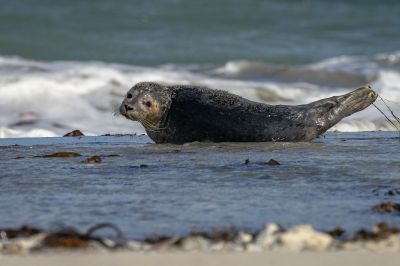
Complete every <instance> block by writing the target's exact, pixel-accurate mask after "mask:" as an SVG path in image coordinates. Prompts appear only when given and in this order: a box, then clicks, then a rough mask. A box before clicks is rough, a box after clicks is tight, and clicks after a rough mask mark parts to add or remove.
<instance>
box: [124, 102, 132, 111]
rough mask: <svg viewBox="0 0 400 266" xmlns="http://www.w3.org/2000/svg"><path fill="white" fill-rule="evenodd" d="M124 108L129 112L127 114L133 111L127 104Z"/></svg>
mask: <svg viewBox="0 0 400 266" xmlns="http://www.w3.org/2000/svg"><path fill="white" fill-rule="evenodd" d="M124 107H125V111H127V112H128V111H131V110H133V108H132V107H130V106H129V105H127V104H125V105H124Z"/></svg>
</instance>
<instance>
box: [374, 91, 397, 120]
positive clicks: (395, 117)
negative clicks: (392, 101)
mask: <svg viewBox="0 0 400 266" xmlns="http://www.w3.org/2000/svg"><path fill="white" fill-rule="evenodd" d="M379 98H380V99H381V100H382V102H383V103H384V104H385V106H386V108H387V109H388V110H389V112H390V113H391V114H392V116H393V118H394V119H396V121H397V122H398V123H399V124H400V119H399V118H398V117H397V116H396V115H395V114H394V113H393V111H392V109H390V107H389V106H388V105H387V103H386V101H385V100H384V99H383V98H382V97H381V96H379Z"/></svg>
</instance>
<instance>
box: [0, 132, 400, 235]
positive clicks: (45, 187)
mask: <svg viewBox="0 0 400 266" xmlns="http://www.w3.org/2000/svg"><path fill="white" fill-rule="evenodd" d="M149 142H150V143H149ZM398 147H399V135H398V133H397V132H369V133H365V132H361V133H334V132H329V133H327V134H326V135H325V137H322V138H319V139H317V140H315V141H313V142H312V143H191V144H185V145H161V144H152V143H151V141H150V140H149V139H148V137H147V136H130V137H129V136H128V137H83V138H17V139H4V138H3V139H0V162H1V171H0V182H1V186H0V209H1V211H2V214H3V215H1V216H0V228H4V227H17V226H20V225H23V224H28V225H30V226H39V227H42V228H45V229H59V228H60V227H61V228H62V227H63V226H74V227H77V228H79V229H81V230H82V231H84V230H86V229H87V228H89V227H91V226H93V225H94V224H97V223H102V222H109V223H114V224H116V225H117V226H119V227H120V228H121V230H123V231H124V232H125V233H126V235H127V236H128V237H129V238H133V239H142V238H145V237H148V236H153V235H183V234H187V233H188V232H190V231H199V230H208V231H212V230H214V229H218V228H226V227H229V226H236V227H238V228H239V229H242V230H249V231H257V230H260V229H261V228H262V227H263V225H264V223H266V222H276V223H280V224H281V225H283V226H285V227H291V226H293V225H297V224H311V225H313V226H314V227H315V228H317V229H319V230H331V229H333V228H335V227H337V226H340V227H342V228H344V229H345V230H346V231H347V232H348V234H352V233H353V232H354V231H356V230H359V229H361V228H371V227H372V226H373V225H375V224H376V223H378V222H381V221H386V222H388V223H390V224H393V225H398V224H399V222H400V216H399V215H397V214H389V213H384V214H382V213H375V212H373V211H372V206H374V205H375V204H378V203H380V202H381V201H387V200H390V201H395V202H397V201H399V200H400V195H395V196H389V195H387V194H386V193H387V192H388V191H389V190H391V189H398V188H399V187H400V179H399V173H400V155H399V153H398ZM60 151H74V152H78V153H80V154H82V157H76V158H39V157H35V156H40V155H46V154H49V153H53V152H60ZM94 154H98V155H100V156H102V157H103V162H102V163H100V164H91V165H88V164H83V163H81V161H82V160H83V159H86V158H87V157H89V156H92V155H94ZM110 155H114V156H110ZM115 155H119V156H115ZM21 156H22V157H23V158H20V159H15V158H17V157H21ZM271 158H273V159H275V160H277V161H278V162H280V165H277V166H269V165H267V164H266V161H268V160H269V159H271ZM246 159H249V160H250V163H249V164H248V165H246V164H245V160H246Z"/></svg>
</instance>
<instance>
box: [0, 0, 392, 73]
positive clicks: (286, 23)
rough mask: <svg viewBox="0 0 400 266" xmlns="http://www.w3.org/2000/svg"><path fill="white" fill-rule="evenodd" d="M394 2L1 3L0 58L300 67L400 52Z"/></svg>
mask: <svg viewBox="0 0 400 266" xmlns="http://www.w3.org/2000/svg"><path fill="white" fill-rule="evenodd" d="M399 17H400V2H399V1H391V0H383V1H376V0H364V1H360V0H352V1H344V0H339V1H324V0H322V1H321V0H320V1H318V0H304V1H301V0H299V1H294V0H279V1H278V0H272V1H257V0H251V1H241V0H232V1H212V0H205V1H201V2H199V1H194V0H193V1H187V0H185V1H183V0H167V1H127V0H115V1H108V0H97V1H69V0H59V1H39V0H20V1H13V0H3V1H2V2H1V8H0V55H15V56H20V57H23V58H28V59H35V60H46V61H54V60H68V61H71V60H72V61H104V62H113V63H125V64H133V65H146V66H154V65H162V64H170V63H171V64H224V63H226V62H227V61H231V60H251V61H262V62H267V63H278V64H304V63H312V62H316V61H320V60H323V59H326V58H331V57H336V56H340V55H373V54H377V53H383V52H386V53H388V52H394V51H398V50H400V32H399V30H398V29H400V20H399V19H398V18H399Z"/></svg>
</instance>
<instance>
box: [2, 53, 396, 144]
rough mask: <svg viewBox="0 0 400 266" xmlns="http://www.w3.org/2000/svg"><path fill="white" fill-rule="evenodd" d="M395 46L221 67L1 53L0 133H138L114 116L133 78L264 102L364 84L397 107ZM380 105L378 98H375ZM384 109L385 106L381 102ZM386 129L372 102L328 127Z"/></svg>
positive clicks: (298, 100) (310, 97) (305, 98)
mask: <svg viewBox="0 0 400 266" xmlns="http://www.w3.org/2000/svg"><path fill="white" fill-rule="evenodd" d="M399 58H400V52H396V53H392V54H379V55H374V56H371V57H354V56H340V57H335V58H330V59H326V60H323V61H321V62H316V63H314V64H309V65H301V66H283V65H273V64H266V63H263V62H252V61H230V62H227V63H226V64H225V65H223V66H201V65H191V66H179V65H164V66H159V67H143V66H133V65H122V64H112V63H104V62H94V61H89V62H63V61H54V62H44V61H33V60H28V59H23V58H18V57H6V56H2V57H0V137H3V138H4V137H49V136H61V135H63V134H65V133H66V132H68V131H70V130H73V129H80V130H81V131H83V132H84V133H85V134H87V135H100V134H106V133H111V134H114V133H115V134H116V133H120V134H127V133H139V134H140V133H144V129H143V127H142V126H141V125H140V124H139V123H135V122H132V121H128V120H126V119H125V118H123V117H121V116H120V115H118V106H119V104H120V102H121V101H122V98H123V97H124V95H125V93H126V91H127V90H128V89H129V88H130V87H132V85H134V84H135V83H137V82H141V81H155V82H162V83H166V84H188V85H189V84H194V85H202V86H208V87H210V88H214V89H223V90H227V91H229V92H232V93H235V94H238V95H241V96H243V97H245V98H248V99H251V100H255V101H261V102H265V103H269V104H304V103H308V102H311V101H314V100H318V99H320V98H325V97H329V96H333V95H338V94H343V93H346V92H349V91H351V90H353V89H355V88H356V87H359V86H362V85H365V84H371V85H372V86H373V88H374V89H375V90H376V91H377V92H378V93H379V94H380V95H381V96H382V97H383V98H385V99H388V100H390V102H388V103H389V104H390V106H391V107H392V108H393V109H394V111H395V112H397V113H398V112H399V111H400V105H398V104H397V102H400V85H399V84H400V59H399ZM377 104H378V105H380V106H382V107H383V105H382V103H380V102H379V101H378V102H377ZM383 109H384V108H383ZM332 130H339V131H369V130H393V128H392V127H391V126H390V125H389V124H388V123H387V122H386V121H385V119H384V118H383V117H382V116H381V115H380V114H379V113H378V112H377V111H376V110H375V109H373V108H371V107H370V108H368V109H366V110H364V111H362V112H360V113H357V114H355V115H353V116H351V117H349V118H346V119H344V120H343V121H342V122H341V123H339V124H338V125H336V126H335V127H333V128H332Z"/></svg>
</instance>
